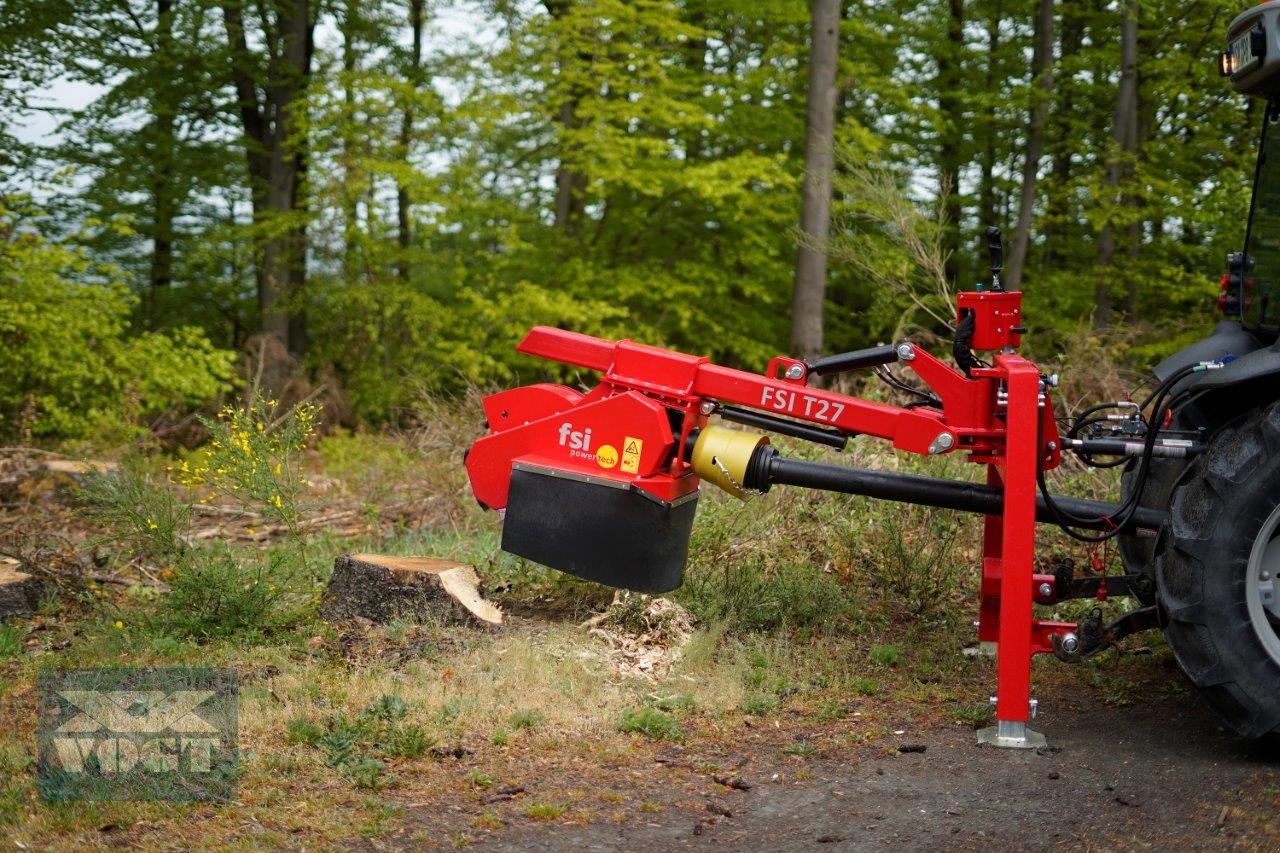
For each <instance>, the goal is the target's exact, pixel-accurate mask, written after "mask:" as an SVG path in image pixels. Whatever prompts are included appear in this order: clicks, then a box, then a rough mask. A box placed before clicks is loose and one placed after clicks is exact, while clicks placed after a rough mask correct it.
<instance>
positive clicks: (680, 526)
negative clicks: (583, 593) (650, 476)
mask: <svg viewBox="0 0 1280 853" xmlns="http://www.w3.org/2000/svg"><path fill="white" fill-rule="evenodd" d="M697 505H698V493H697V492H694V493H692V494H690V495H687V496H685V497H684V498H681V499H679V500H677V501H675V502H673V503H665V502H663V501H660V500H658V499H656V498H654V497H652V496H651V495H648V494H647V493H645V492H643V491H641V490H640V489H637V488H635V487H634V486H632V485H630V484H628V483H619V482H615V481H612V480H604V479H600V478H594V477H587V476H583V475H578V474H569V473H566V472H563V471H555V470H553V469H549V468H543V467H539V466H533V465H527V464H523V463H517V464H516V465H515V466H514V468H513V469H512V471H511V489H510V493H509V495H508V498H507V513H506V518H505V520H504V522H503V528H502V550H504V551H507V552H509V553H511V554H515V555H517V556H519V557H524V558H525V559H528V560H533V561H534V562H535V563H541V564H542V565H544V566H549V567H551V568H553V569H558V570H560V571H562V572H567V573H568V574H571V575H576V576H577V577H580V578H584V579H585V580H590V581H596V582H597V583H602V584H607V585H608V586H614V587H620V588H622V589H629V590H633V591H635V592H650V593H655V592H670V591H671V590H673V589H675V588H676V587H678V586H680V583H681V581H682V580H683V579H684V564H685V560H686V559H687V558H688V556H689V533H690V532H691V531H692V529H693V516H694V511H695V510H696V509H697Z"/></svg>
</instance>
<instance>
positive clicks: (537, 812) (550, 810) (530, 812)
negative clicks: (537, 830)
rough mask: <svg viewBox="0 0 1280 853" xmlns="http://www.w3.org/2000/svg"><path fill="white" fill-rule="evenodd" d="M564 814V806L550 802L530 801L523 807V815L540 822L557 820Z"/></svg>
mask: <svg viewBox="0 0 1280 853" xmlns="http://www.w3.org/2000/svg"><path fill="white" fill-rule="evenodd" d="M563 814H564V806H557V805H552V804H550V803H530V804H529V805H527V806H525V807H524V816H525V817H527V818H529V819H530V820H536V821H540V822H546V821H552V820H557V819H558V818H559V817H560V816H561V815H563Z"/></svg>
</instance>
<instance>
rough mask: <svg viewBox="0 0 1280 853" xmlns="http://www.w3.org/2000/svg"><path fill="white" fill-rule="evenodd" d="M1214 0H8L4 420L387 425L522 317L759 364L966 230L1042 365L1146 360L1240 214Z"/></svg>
mask: <svg viewBox="0 0 1280 853" xmlns="http://www.w3.org/2000/svg"><path fill="white" fill-rule="evenodd" d="M1239 11H1240V2H1239V0H1233V2H1224V0H1196V2H1173V3H1168V2H1162V3H1154V2H1143V1H1142V0H1118V2H1117V0H1079V2H1077V1H1076V0H1073V2H1059V3H1054V2H1052V0H924V2H920V0H912V2H902V0H867V2H840V0H812V2H810V3H805V2H801V0H753V2H737V0H632V2H623V0H544V2H533V0H404V2H401V0H375V2H356V0H327V1H326V2H316V0H218V2H215V0H149V1H148V2H143V0H86V2H75V3H71V2H65V0H5V2H3V3H0V20H3V22H4V25H3V27H0V79H3V86H0V130H2V133H3V135H0V280H2V283H0V334H3V336H4V346H3V349H2V350H0V436H3V437H4V438H5V439H6V440H10V441H23V442H26V443H30V442H33V441H35V442H40V441H44V442H48V441H59V440H63V441H65V440H80V439H89V440H91V441H94V442H100V441H107V440H112V439H119V438H122V437H132V436H136V435H139V434H146V433H147V432H150V433H152V434H158V435H165V434H169V433H174V434H177V432H180V430H175V428H176V427H180V426H181V425H182V424H184V423H190V422H191V421H190V415H191V414H192V413H193V412H195V411H198V410H201V409H203V410H205V411H209V410H211V407H216V406H218V405H220V401H221V399H223V398H225V397H226V395H228V394H229V393H234V392H236V391H237V390H238V389H242V388H244V387H245V386H246V385H252V384H256V385H257V386H258V387H259V388H261V389H262V390H264V391H265V392H267V393H268V394H270V395H272V396H276V397H278V398H280V399H284V400H297V399H301V398H304V397H307V396H309V395H311V396H313V397H315V398H316V399H318V400H320V401H321V402H322V403H324V404H325V406H324V408H325V411H326V417H327V418H328V419H329V420H330V422H341V423H343V424H345V425H347V426H359V425H366V426H372V427H379V426H382V425H388V424H392V425H394V424H396V423H398V422H401V421H402V420H403V418H404V417H405V412H406V411H408V410H409V409H411V408H412V406H413V403H414V401H415V400H416V399H418V398H419V397H420V396H421V395H422V394H423V393H424V392H425V393H442V394H446V395H447V394H452V393H457V392H460V391H461V390H463V389H465V388H467V387H470V386H481V387H487V386H493V385H498V384H503V383H510V382H513V381H515V380H517V379H519V378H522V375H523V376H534V375H545V371H546V367H545V366H544V365H534V364H532V363H530V362H529V361H528V360H523V359H521V358H520V357H519V356H517V355H516V354H515V353H514V351H513V346H514V344H515V342H516V341H517V340H518V339H519V337H520V336H521V335H522V334H523V332H524V331H525V330H526V329H528V328H529V327H530V326H532V325H534V324H538V323H545V324H551V325H557V326H562V327H567V328H574V329H577V330H580V331H584V332H589V333H593V334H598V335H603V336H610V337H630V338H633V339H636V340H642V341H645V342H649V343H654V344H660V345H668V346H672V347H676V348H682V349H685V350H687V351H693V352H697V353H700V354H706V355H709V356H711V357H713V358H715V359H718V360H721V361H723V362H726V363H728V364H732V365H738V366H744V367H749V368H755V369H759V368H762V367H763V365H764V363H765V361H766V360H767V359H768V357H770V356H771V355H773V354H775V353H777V352H780V351H785V350H790V351H792V352H795V353H798V354H803V355H812V354H814V353H817V352H820V351H827V352H834V351H839V350H843V349H851V348H857V347H860V346H867V345H871V344H874V343H876V342H879V341H884V340H888V339H891V338H893V337H896V336H899V335H903V334H914V335H916V336H917V337H918V338H919V339H922V340H926V341H927V340H929V339H930V336H934V335H936V336H942V337H945V336H946V334H947V332H948V330H947V327H946V324H945V320H946V317H947V311H946V308H945V307H944V300H945V299H946V293H947V291H948V290H950V289H953V288H955V287H969V286H971V285H972V284H973V283H974V282H975V281H980V280H985V279H986V277H987V275H988V273H987V271H986V263H987V262H986V256H985V253H984V249H983V245H982V242H981V241H980V239H979V235H980V234H981V232H982V230H983V228H985V226H987V225H996V226H998V227H1001V228H1002V229H1003V230H1004V232H1005V235H1006V239H1007V241H1008V252H1007V269H1006V281H1007V282H1008V283H1010V284H1011V285H1012V286H1017V287H1024V288H1025V290H1026V294H1027V315H1028V318H1029V325H1030V327H1031V329H1032V336H1031V338H1030V349H1031V353H1030V354H1031V355H1032V356H1033V357H1038V358H1042V359H1049V360H1052V359H1055V358H1060V357H1061V355H1062V353H1063V352H1064V351H1066V350H1067V349H1068V348H1069V347H1070V346H1071V344H1072V342H1073V341H1078V340H1080V339H1082V338H1084V337H1087V336H1102V339H1103V340H1105V341H1106V345H1107V347H1108V349H1109V351H1110V352H1111V353H1112V354H1113V355H1114V356H1116V357H1117V358H1119V359H1121V360H1127V361H1128V362H1129V364H1130V365H1131V366H1134V367H1141V366H1142V365H1143V364H1146V363H1149V362H1151V361H1152V360H1153V359H1155V358H1156V357H1158V356H1159V355H1161V354H1163V353H1166V352H1169V351H1171V350H1172V349H1174V348H1176V347H1177V346H1179V345H1180V344H1182V343H1185V342H1187V341H1189V340H1191V339H1193V338H1194V337H1196V336H1197V335H1203V334H1204V333H1205V332H1206V330H1207V327H1208V325H1209V324H1210V323H1211V322H1212V320H1213V315H1214V308H1213V302H1212V297H1213V295H1214V293H1215V280H1216V278H1217V276H1218V274H1219V273H1220V272H1221V271H1222V269H1223V256H1224V254H1225V253H1226V252H1228V251H1231V250H1237V249H1239V248H1240V244H1241V242H1242V235H1243V230H1244V220H1245V214H1246V209H1247V187H1248V183H1249V174H1250V170H1251V168H1252V163H1253V158H1254V151H1255V150H1256V142H1255V139H1256V134H1257V132H1258V123H1259V120H1260V119H1259V115H1258V113H1259V112H1260V111H1259V110H1257V109H1256V108H1254V107H1253V105H1252V104H1251V103H1246V102H1244V100H1243V99H1242V98H1240V97H1239V96H1236V95H1234V94H1233V93H1231V91H1230V89H1229V87H1228V86H1227V85H1226V84H1225V83H1224V82H1223V81H1221V80H1220V79H1219V78H1218V77H1217V67H1216V63H1215V55H1216V53H1217V51H1218V50H1219V49H1220V47H1221V43H1222V41H1223V38H1224V35H1225V31H1226V25H1227V23H1228V21H1229V20H1230V18H1231V17H1232V16H1233V15H1234V14H1236V13H1237V12H1239ZM66 87H76V91H81V92H88V93H91V94H90V96H89V97H88V98H87V102H86V103H85V104H84V105H83V106H80V107H75V108H68V107H67V106H66V103H65V101H64V100H62V99H60V98H59V97H58V95H57V93H58V92H59V91H60V90H61V89H65V88H66ZM33 122H34V124H33ZM32 126H56V132H53V133H49V134H35V135H34V136H35V138H33V134H32V133H31V132H30V130H29V128H30V127H32ZM913 245H919V246H924V247H925V248H924V251H923V252H913V250H912V246H913ZM933 248H936V249H938V250H939V252H937V253H934V252H932V251H931V250H932V249H933ZM928 257H943V258H945V264H944V268H941V269H938V268H936V266H937V265H936V264H935V265H934V267H933V268H931V267H930V265H929V263H927V259H928ZM922 259H923V260H924V261H925V262H922ZM1119 330H1122V331H1119ZM1077 367H1081V368H1088V365H1078V366H1077Z"/></svg>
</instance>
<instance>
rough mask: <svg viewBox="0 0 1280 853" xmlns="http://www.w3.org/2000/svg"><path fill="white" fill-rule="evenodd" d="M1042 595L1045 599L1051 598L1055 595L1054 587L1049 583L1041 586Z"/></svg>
mask: <svg viewBox="0 0 1280 853" xmlns="http://www.w3.org/2000/svg"><path fill="white" fill-rule="evenodd" d="M1040 595H1041V596H1042V597H1044V598H1049V597H1050V596H1051V595H1053V587H1052V586H1050V585H1049V584H1048V583H1042V584H1040Z"/></svg>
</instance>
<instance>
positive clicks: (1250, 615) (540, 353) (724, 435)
mask: <svg viewBox="0 0 1280 853" xmlns="http://www.w3.org/2000/svg"><path fill="white" fill-rule="evenodd" d="M1220 65H1221V71H1222V72H1223V74H1224V76H1227V77H1229V78H1230V82H1231V84H1232V86H1233V87H1234V88H1235V89H1236V90H1237V91H1239V92H1243V93H1245V94H1248V95H1251V96H1255V97H1260V98H1264V99H1266V111H1265V115H1266V117H1265V120H1264V122H1263V130H1262V139H1261V146H1260V150H1259V155H1258V166H1257V171H1256V176H1255V180H1254V187H1253V200H1252V204H1251V207H1250V214H1249V224H1248V229H1247V233H1246V238H1245V243H1244V246H1243V250H1242V251H1241V252H1239V253H1232V254H1231V255H1230V256H1229V258H1228V268H1229V272H1228V274H1227V275H1225V276H1223V278H1222V284H1221V296H1220V297H1219V306H1220V307H1221V309H1222V310H1223V313H1224V314H1225V315H1226V318H1225V319H1224V320H1223V321H1222V322H1220V323H1219V324H1218V326H1217V328H1215V329H1214V331H1213V334H1212V335H1210V336H1209V337H1208V338H1206V339H1205V340H1203V341H1200V342H1199V343H1197V344H1195V345H1193V346H1191V347H1188V348H1186V349H1185V350H1183V351H1181V352H1179V353H1177V354H1176V355H1174V356H1172V357H1170V358H1168V359H1167V360H1165V361H1164V362H1163V363H1161V364H1160V365H1158V366H1157V367H1156V368H1155V370H1154V388H1153V389H1152V390H1151V392H1150V393H1149V395H1148V396H1147V397H1146V398H1145V399H1143V400H1141V401H1139V402H1134V401H1130V400H1125V401H1119V402H1104V403H1099V404H1098V405H1095V406H1090V407H1089V408H1087V409H1085V410H1084V411H1083V412H1081V413H1080V414H1079V415H1078V416H1076V417H1075V418H1073V419H1071V420H1070V422H1069V424H1067V425H1066V427H1065V429H1063V430H1060V429H1059V420H1058V418H1056V417H1055V413H1054V406H1053V400H1052V393H1053V388H1054V386H1055V385H1056V384H1057V378H1056V377H1054V376H1046V375H1044V374H1043V373H1041V371H1040V370H1039V369H1038V368H1037V367H1036V366H1035V365H1034V364H1032V363H1031V362H1030V361H1028V360H1027V359H1025V358H1023V357H1022V356H1020V355H1019V354H1018V351H1017V350H1018V346H1019V343H1020V341H1021V339H1022V337H1023V336H1024V335H1025V334H1026V333H1027V329H1026V327H1025V326H1024V319H1023V316H1022V304H1021V302H1022V295H1021V294H1020V293H1017V292H1009V291H1006V290H1004V289H1003V287H1002V286H1001V283H1000V266H1001V254H1002V250H1001V246H1000V236H999V232H998V231H997V230H996V229H994V228H991V229H988V231H987V240H988V249H989V252H990V255H991V268H992V282H991V285H990V287H989V288H986V289H983V288H978V289H976V290H972V291H967V292H963V293H960V294H958V296H957V299H956V317H955V329H954V345H953V347H952V352H951V362H953V363H948V361H946V360H943V359H941V358H939V357H937V356H935V355H933V354H932V353H930V352H928V351H927V350H925V349H923V348H921V347H919V346H916V345H915V344H913V343H911V342H909V341H904V342H900V343H897V344H893V345H887V346H877V347H871V348H869V349H864V350H858V351H855V352H847V353H842V354H839V355H832V356H828V357H824V358H820V359H817V360H815V361H813V362H804V361H800V360H797V359H794V358H787V357H785V356H778V357H776V358H774V359H773V360H772V361H770V362H769V365H768V366H767V368H766V369H765V371H764V372H763V373H760V374H758V373H750V372H745V371H742V370H735V369H731V368H727V367H721V366H719V365H716V364H712V363H710V362H709V361H708V360H707V359H706V358H702V357H698V356H693V355H686V354H683V353H679V352H673V351H670V350H665V349H659V348H656V347H651V346H646V345H644V344H639V343H634V342H632V341H627V340H623V341H605V340H600V339H598V338H594V337H589V336H587V335H582V334H577V333H574V332H569V331H563V330H559V329H552V328H545V327H538V328H535V329H533V330H532V331H530V332H529V334H528V335H527V336H526V337H525V338H524V340H523V341H522V342H521V343H520V345H519V347H518V349H519V351H520V352H523V353H526V354H528V355H532V356H537V357H540V358H545V359H550V360H552V361H556V362H559V363H562V364H567V365H573V366H575V367H579V368H583V369H586V370H591V371H595V372H598V373H599V374H600V381H599V384H597V385H596V386H595V387H594V388H592V389H591V390H590V391H588V392H586V393H582V392H579V391H577V390H575V389H573V388H569V387H566V386H563V385H552V384H538V385H528V386H524V387H520V388H514V389H511V390H509V391H503V392H501V393H497V394H493V395H491V396H489V397H487V398H486V399H485V401H484V411H485V416H486V418H487V421H488V423H487V429H488V432H487V434H486V435H485V436H483V437H482V438H480V439H478V440H477V441H476V442H475V444H474V445H473V446H472V447H471V449H470V450H469V451H468V455H467V459H466V467H467V473H468V474H469V476H470V479H471V487H472V490H473V492H474V494H475V497H476V499H477V500H478V501H479V502H480V503H481V505H482V506H484V507H486V508H489V509H493V510H497V511H500V512H502V513H503V533H502V548H503V549H504V550H506V551H508V552H510V553H513V554H517V555H520V556H522V557H525V558H528V559H530V560H533V561H536V562H538V563H542V564H544V565H547V566H550V567H552V568H555V569H559V570H561V571H565V572H568V573H570V574H573V575H577V576H578V577H582V578H586V579H589V580H592V581H597V582H600V583H604V584H609V585H612V586H616V587H622V588H626V589H632V590H637V591H642V592H651V593H657V592H666V591H668V590H672V589H674V588H676V587H677V586H679V584H680V582H681V579H682V575H683V572H684V566H685V561H686V558H687V556H688V546H689V536H690V531H691V529H692V526H693V522H694V510H695V507H696V505H697V500H698V490H699V485H700V483H701V482H702V481H704V480H705V481H708V482H710V483H713V484H715V485H716V486H719V487H720V488H722V489H724V490H726V491H728V492H730V493H732V494H734V495H737V496H739V497H745V496H747V495H749V494H752V493H759V492H764V491H767V490H769V489H770V488H771V487H773V486H799V487H802V488H810V489H821V490H827V491H833V492H843V493H847V494H857V495H866V496H870V497H874V498H881V499H885V500H892V501H903V502H908V503H915V504H924V505H929V506H935V507H942V508H946V509H952V510H957V511H961V512H972V513H978V514H981V515H982V516H983V536H982V546H983V557H982V581H981V588H980V596H979V605H978V620H977V623H976V624H977V631H978V640H979V641H980V642H981V643H983V644H985V645H986V647H987V648H989V649H993V650H994V651H995V653H996V669H997V679H998V690H997V693H996V697H995V715H996V721H997V724H996V726H994V727H993V728H991V729H987V730H984V731H983V732H981V733H980V740H983V741H986V742H990V743H994V744H995V745H997V746H1004V747H1034V746H1038V745H1041V744H1043V743H1044V738H1043V737H1042V736H1040V735H1038V734H1037V733H1035V732H1032V731H1030V730H1028V728H1027V723H1028V721H1029V720H1030V719H1031V717H1032V716H1033V715H1034V711H1035V700H1033V699H1032V698H1031V686H1030V668H1031V667H1030V665H1031V658H1032V657H1033V656H1034V655H1038V654H1053V655H1055V656H1057V657H1058V658H1060V659H1062V660H1064V661H1079V660H1081V659H1083V658H1085V657H1087V656H1089V655H1092V654H1096V653H1097V652H1098V651H1100V650H1102V649H1104V648H1106V647H1108V646H1110V645H1111V644H1113V643H1115V642H1116V641H1117V640H1118V639H1120V638H1122V637H1124V636H1127V635H1129V634H1131V633H1133V632H1135V631H1141V630H1147V629H1153V628H1161V629H1163V630H1164V632H1165V635H1166V636H1167V638H1168V640H1169V643H1170V645H1171V646H1172V647H1173V650H1174V653H1175V656H1176V657H1177V660H1178V662H1179V664H1180V665H1181V667H1182V669H1183V670H1184V671H1185V672H1186V674H1187V676H1188V677H1189V678H1190V679H1191V681H1192V682H1194V683H1195V685H1196V686H1197V688H1199V689H1200V691H1201V692H1202V694H1203V695H1204V697H1205V699H1206V700H1207V701H1208V702H1209V704H1210V705H1211V706H1212V707H1213V708H1214V709H1215V710H1216V711H1217V712H1218V713H1219V714H1220V715H1221V716H1222V717H1223V719H1224V720H1225V721H1226V722H1227V723H1228V724H1230V725H1231V726H1232V727H1233V728H1234V729H1235V730H1236V731H1238V732H1239V733H1240V734H1241V735H1243V736H1246V737H1259V736H1262V735H1266V734H1270V733H1280V600H1278V597H1277V589H1276V580H1275V577H1276V574H1277V572H1280V404H1277V402H1276V401H1278V400H1280V135H1277V134H1276V133H1272V132H1270V131H1269V128H1270V126H1271V125H1272V124H1273V123H1275V122H1276V121H1277V120H1278V119H1280V0H1273V2H1267V3H1263V4H1262V5H1260V6H1257V7H1255V8H1252V9H1250V10H1248V11H1247V12H1245V13H1243V14H1242V15H1240V16H1239V17H1237V18H1236V19H1235V20H1234V21H1233V22H1232V23H1231V25H1230V28H1229V31H1228V50H1227V51H1226V52H1224V53H1223V54H1222V56H1221V58H1220ZM1271 148H1275V149H1276V152H1277V156H1276V157H1274V158H1273V157H1270V156H1269V154H1270V153H1271ZM894 364H896V365H898V367H899V369H902V370H910V371H912V372H913V373H914V374H915V375H916V377H918V379H919V380H920V382H921V383H923V385H924V386H925V387H927V389H928V390H927V391H923V390H917V391H916V392H914V393H915V395H916V399H915V401H914V402H912V403H911V404H910V405H907V406H902V407H900V406H895V405H887V404H884V403H878V402H872V401H869V400H865V399H861V398H858V397H853V396H848V395H845V394H840V393H836V392H834V391H830V390H825V389H823V388H819V387H815V386H814V385H813V384H811V383H810V380H811V378H813V377H822V376H830V375H834V374H838V373H843V372H845V371H851V370H859V369H869V368H874V369H876V370H877V371H878V372H882V371H884V370H887V369H888V368H887V366H888V365H894ZM713 418H714V419H718V421H729V422H733V423H736V424H740V425H744V426H748V427H752V428H755V429H760V430H766V431H770V432H774V433H778V434H781V435H786V436H790V437H793V438H797V439H803V440H806V441H812V442H816V443H818V444H822V445H826V446H829V447H833V448H837V449H843V448H844V447H845V446H846V444H847V442H848V441H849V439H850V438H853V437H855V436H872V437H877V438H881V439H884V440H886V441H889V442H892V444H893V447H894V448H896V449H898V450H901V451H907V452H911V453H918V454H922V455H927V456H936V455H941V454H962V455H963V456H964V458H965V459H967V460H968V461H970V462H973V463H976V464H978V465H981V466H983V467H984V469H985V475H986V477H985V484H978V483H970V482H963V481H955V480H947V479H938V478H932V477H923V476H916V475H907V474H898V473H891V472H884V471H874V470H867V469H861V468H854V467H846V466H841V465H832V464H822V463H816V462H809V461H801V460H795V459H787V458H785V457H784V456H782V455H781V454H780V453H779V452H778V451H777V450H776V449H775V448H773V447H772V446H771V445H770V444H769V439H768V438H767V437H766V436H765V435H764V434H761V433H756V432H748V431H745V430H739V429H731V428H728V427H725V426H722V425H721V424H720V423H719V422H717V421H715V420H713ZM1064 420H1065V419H1064ZM1064 452H1070V453H1074V454H1076V455H1077V456H1078V458H1079V459H1081V460H1082V461H1083V462H1084V463H1086V464H1088V465H1093V466H1097V467H1115V468H1119V467H1121V466H1123V476H1122V490H1121V494H1122V497H1121V500H1120V502H1119V503H1115V504H1112V503H1101V502H1097V501H1089V500H1081V499H1075V498H1068V497H1063V496H1057V495H1053V494H1051V493H1050V492H1049V490H1048V488H1047V487H1046V483H1045V472H1047V471H1050V470H1052V469H1053V468H1055V467H1057V466H1058V464H1059V462H1060V460H1061V458H1062V454H1063V453H1064ZM1044 523H1047V524H1054V525H1057V526H1059V527H1060V528H1061V529H1063V530H1064V531H1066V532H1067V533H1068V534H1069V535H1070V536H1072V537H1073V538H1075V539H1077V540H1080V541H1082V542H1085V543H1097V542H1103V541H1106V540H1108V539H1112V538H1116V539H1118V541H1119V544H1120V552H1121V555H1122V557H1123V559H1124V565H1125V572H1124V574H1122V575H1114V576H1111V577H1103V578H1099V577H1075V576H1074V575H1073V573H1072V571H1071V570H1070V568H1067V567H1063V568H1059V569H1057V570H1055V571H1053V572H1052V573H1048V572H1043V573H1042V572H1038V571H1037V568H1036V561H1035V555H1036V525H1037V524H1044ZM1105 596H1118V597H1129V598H1130V599H1132V600H1133V602H1134V607H1133V609H1132V610H1130V612H1128V613H1127V614H1125V615H1124V616H1123V617H1121V618H1119V619H1116V620H1115V621H1112V622H1111V623H1110V624H1103V623H1102V621H1101V617H1100V611H1098V610H1096V609H1095V610H1094V611H1092V612H1091V614H1090V616H1088V617H1086V618H1084V619H1082V620H1081V621H1080V622H1057V621H1049V620H1045V619H1041V618H1038V617H1037V615H1036V607H1037V606H1051V605H1054V604H1056V603H1058V602H1060V601H1064V600H1068V599H1097V598H1101V597H1105Z"/></svg>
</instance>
